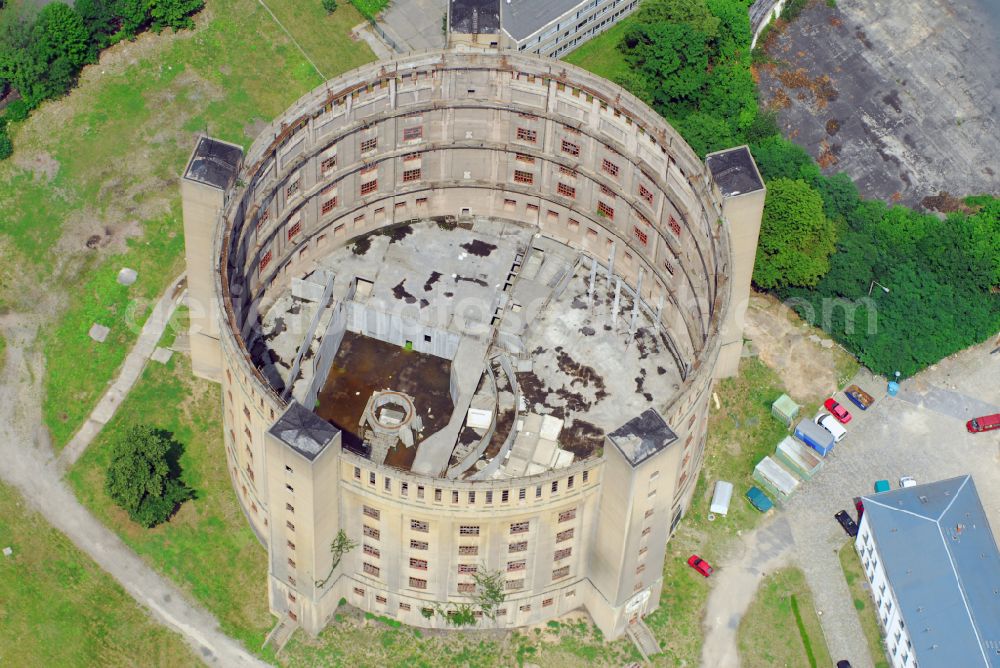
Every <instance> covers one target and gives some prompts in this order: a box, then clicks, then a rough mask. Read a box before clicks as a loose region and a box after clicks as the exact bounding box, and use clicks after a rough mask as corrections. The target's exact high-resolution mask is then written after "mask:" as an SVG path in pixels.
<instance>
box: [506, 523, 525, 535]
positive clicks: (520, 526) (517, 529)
mask: <svg viewBox="0 0 1000 668" xmlns="http://www.w3.org/2000/svg"><path fill="white" fill-rule="evenodd" d="M510 532H511V533H512V534H517V533H528V522H514V523H513V524H511V525H510Z"/></svg>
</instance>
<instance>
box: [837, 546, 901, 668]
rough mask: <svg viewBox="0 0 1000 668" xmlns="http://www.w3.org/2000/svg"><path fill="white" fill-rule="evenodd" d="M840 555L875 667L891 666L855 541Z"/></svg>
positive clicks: (843, 548)
mask: <svg viewBox="0 0 1000 668" xmlns="http://www.w3.org/2000/svg"><path fill="white" fill-rule="evenodd" d="M839 556H840V567H841V568H843V569H844V579H845V580H847V587H848V589H850V590H851V598H852V599H853V600H854V609H855V610H857V611H858V620H860V622H861V629H862V630H863V631H864V633H865V640H867V641H868V651H870V652H871V655H872V663H874V664H875V668H889V662H888V661H886V658H885V649H884V647H883V644H882V631H881V629H880V627H879V624H878V619H877V618H876V616H875V614H876V613H875V607H874V606H875V603H874V601H872V596H871V593H870V592H869V591H868V589H867V587H866V585H867V584H868V580H867V579H866V578H865V572H864V570H862V568H861V562H860V561H859V560H858V553H857V552H855V551H854V543H851V542H848V543H846V544H844V547H842V548H840V553H839Z"/></svg>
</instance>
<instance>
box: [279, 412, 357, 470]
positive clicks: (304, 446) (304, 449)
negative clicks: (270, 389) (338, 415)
mask: <svg viewBox="0 0 1000 668" xmlns="http://www.w3.org/2000/svg"><path fill="white" fill-rule="evenodd" d="M268 433H270V434H271V435H272V436H274V437H275V438H277V439H278V440H279V441H281V442H282V443H284V444H285V445H287V446H288V447H290V448H292V449H293V450H295V451H296V452H298V453H299V454H300V455H302V456H303V457H305V458H306V459H308V460H309V461H312V460H314V459H316V457H318V456H319V455H320V453H321V452H323V450H324V449H326V446H327V445H329V444H330V442H331V441H333V439H334V437H335V436H336V435H337V434H339V433H340V430H339V429H337V428H336V427H334V426H333V425H332V424H330V423H329V422H327V421H326V420H324V419H323V418H321V417H320V416H318V415H316V414H315V413H313V412H312V411H311V410H309V409H308V408H306V407H305V406H303V405H302V404H300V403H299V402H297V401H294V400H293V401H292V402H291V403H289V404H288V408H287V409H286V410H285V412H284V413H282V415H281V417H279V418H278V419H277V421H275V423H274V424H273V425H271V428H270V429H269V430H268Z"/></svg>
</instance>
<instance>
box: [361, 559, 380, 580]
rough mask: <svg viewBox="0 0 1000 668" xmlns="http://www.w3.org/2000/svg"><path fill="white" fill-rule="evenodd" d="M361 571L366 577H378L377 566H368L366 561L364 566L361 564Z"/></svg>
mask: <svg viewBox="0 0 1000 668" xmlns="http://www.w3.org/2000/svg"><path fill="white" fill-rule="evenodd" d="M361 569H362V570H363V571H364V572H365V573H367V574H368V575H374V576H375V577H378V566H373V565H372V564H369V563H368V562H367V561H366V562H365V563H364V564H362V566H361Z"/></svg>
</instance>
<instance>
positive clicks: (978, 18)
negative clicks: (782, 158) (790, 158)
mask: <svg viewBox="0 0 1000 668" xmlns="http://www.w3.org/2000/svg"><path fill="white" fill-rule="evenodd" d="M998 35H1000V4H998V3H996V2H995V0H965V1H960V0H927V1H926V2H878V1H877V0H841V1H840V2H838V3H837V4H836V7H833V8H831V7H828V6H827V4H826V3H824V2H813V3H811V5H810V6H809V7H807V8H806V9H805V10H804V11H803V12H802V14H801V15H800V16H799V17H798V18H797V19H796V20H795V21H794V22H793V23H792V24H791V25H789V26H788V27H787V28H786V29H785V30H784V31H783V33H782V34H780V35H778V36H776V37H775V38H774V39H773V40H770V41H769V42H770V43H769V49H768V53H769V54H770V56H771V58H772V59H773V60H774V61H775V64H774V65H765V66H763V67H761V68H760V75H761V79H760V90H761V99H762V101H763V102H764V103H765V104H772V105H773V106H775V107H778V108H779V109H780V111H779V122H780V125H781V128H782V132H783V134H784V135H785V136H786V137H788V138H790V139H793V140H794V141H795V142H796V143H798V144H800V145H801V146H803V147H805V148H806V149H807V150H808V151H809V152H810V154H812V156H813V157H814V158H816V160H817V161H818V162H819V163H820V165H821V166H823V167H824V171H825V172H827V173H833V172H837V171H845V172H847V173H848V174H849V175H850V176H851V177H852V178H853V179H854V181H855V182H856V183H857V185H858V188H859V190H860V191H861V194H862V195H864V196H865V197H869V198H877V199H881V200H884V201H887V202H892V201H898V202H902V203H904V204H907V205H909V206H917V205H919V204H920V203H921V200H922V199H923V198H924V197H927V196H932V195H936V194H938V193H939V192H940V191H947V192H950V193H951V194H952V195H955V196H964V195H967V194H973V193H983V192H992V193H997V192H1000V159H998V157H997V155H998V151H1000V126H998V120H997V119H998V114H1000V79H998V78H997V72H998V71H1000V37H998Z"/></svg>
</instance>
